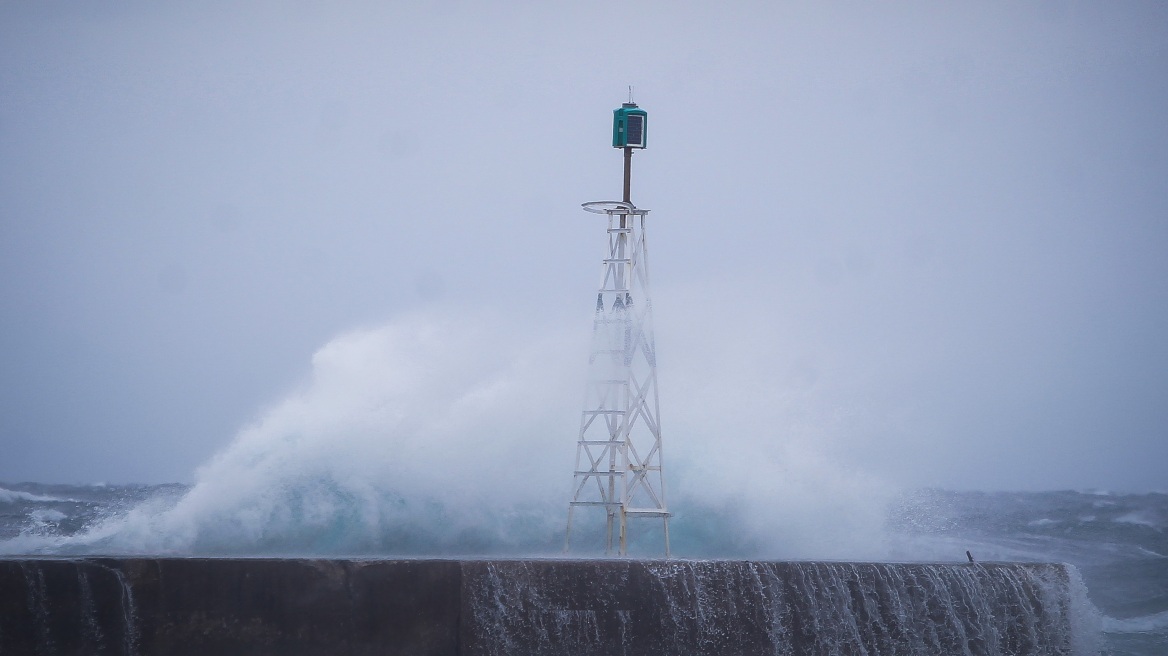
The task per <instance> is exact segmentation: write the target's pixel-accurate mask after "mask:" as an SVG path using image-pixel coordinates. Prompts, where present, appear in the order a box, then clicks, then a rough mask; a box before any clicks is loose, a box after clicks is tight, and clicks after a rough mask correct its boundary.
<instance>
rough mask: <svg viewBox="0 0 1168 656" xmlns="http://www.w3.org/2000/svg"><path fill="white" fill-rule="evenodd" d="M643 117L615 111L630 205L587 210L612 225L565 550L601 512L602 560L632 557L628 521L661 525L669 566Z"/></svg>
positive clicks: (601, 204) (629, 109)
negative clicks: (583, 515) (641, 188)
mask: <svg viewBox="0 0 1168 656" xmlns="http://www.w3.org/2000/svg"><path fill="white" fill-rule="evenodd" d="M646 124H647V114H646V112H645V111H644V110H642V109H640V108H638V107H637V105H636V104H634V103H633V102H632V99H631V98H630V102H627V103H624V104H623V105H622V106H621V108H620V109H617V110H614V112H613V147H615V148H622V149H623V150H624V164H625V168H624V200H622V201H593V202H590V203H584V206H583V207H584V209H585V210H587V211H589V212H593V213H596V214H603V215H605V216H606V217H607V218H608V248H607V250H606V252H605V258H604V260H603V261H602V267H601V269H602V271H603V276H602V277H601V282H600V289H599V291H598V292H597V295H596V313H595V316H594V318H593V323H592V354H591V356H590V358H589V381H588V386H587V392H586V394H585V400H584V411H583V413H582V414H581V417H580V433H579V439H578V441H577V446H576V469H575V473H574V479H573V485H572V500H571V502H570V503H569V504H568V529H567V534H566V536H565V541H564V550H565V551H567V550H568V549H569V547H570V546H571V541H572V519H573V514H574V513H575V511H576V509H577V508H579V507H589V506H591V507H598V508H603V509H604V511H605V514H606V523H605V552H606V553H612V549H613V537H614V534H615V536H616V538H617V548H618V553H619V554H620V555H622V556H624V555H625V554H626V553H627V552H628V520H629V518H630V517H641V518H645V517H647V518H660V519H661V520H662V529H663V536H664V542H665V556H666V557H667V558H668V557H669V515H670V513H669V510H668V509H667V507H666V505H665V480H664V475H663V471H662V460H661V421H660V418H661V411H660V406H659V403H658V399H657V353H656V345H655V342H654V338H653V304H652V301H651V300H650V296H649V268H648V265H649V261H648V251H647V248H646V241H645V224H646V219H647V217H648V214H649V210H644V209H638V208H637V207H636V206H635V205H633V203H632V200H631V197H630V196H631V194H630V180H631V169H632V157H633V149H634V148H644V147H645V137H646V132H647V130H646Z"/></svg>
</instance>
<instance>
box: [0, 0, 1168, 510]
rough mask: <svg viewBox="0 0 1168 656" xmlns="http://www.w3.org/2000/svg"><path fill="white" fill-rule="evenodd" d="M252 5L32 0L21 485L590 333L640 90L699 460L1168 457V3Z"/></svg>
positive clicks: (0, 239)
mask: <svg viewBox="0 0 1168 656" xmlns="http://www.w3.org/2000/svg"><path fill="white" fill-rule="evenodd" d="M239 4H240V3H234V2H231V3H228V2H222V3H221V2H197V3H158V2H141V3H135V2H101V3H94V2H4V3H2V4H0V480H6V481H22V480H36V481H46V482H95V481H108V482H129V481H137V482H163V481H190V480H192V479H193V477H194V472H195V469H196V467H198V466H199V465H200V464H201V463H204V462H206V461H208V459H209V458H211V456H212V455H213V454H215V453H216V452H218V451H220V450H221V449H223V448H224V447H225V446H226V445H228V444H229V443H230V442H231V441H232V439H233V437H234V436H235V435H236V434H237V432H238V431H239V430H240V429H241V427H243V426H245V425H247V424H248V423H249V422H251V421H253V420H255V419H256V418H257V417H258V416H260V415H261V414H262V413H263V412H264V410H265V408H268V407H270V406H272V405H273V404H275V403H277V402H279V401H280V399H282V398H284V397H285V395H286V394H288V393H289V392H290V391H291V390H293V389H295V388H296V387H297V386H298V385H301V384H302V383H303V382H304V380H305V379H306V378H307V377H309V376H310V375H311V366H312V364H311V363H312V357H313V353H315V352H316V351H317V350H318V349H321V348H322V347H323V346H324V345H326V344H328V343H329V342H330V340H332V339H333V338H334V337H335V336H337V335H339V334H342V333H345V332H347V331H351V330H354V329H357V328H362V327H371V326H378V325H382V324H384V323H386V322H393V321H395V320H399V319H400V318H401V317H403V316H407V315H410V314H411V313H417V312H433V313H437V314H441V315H443V316H454V317H458V316H460V315H461V314H462V313H463V310H464V309H465V314H466V316H468V317H469V316H477V315H476V314H475V313H476V312H478V310H479V309H481V308H483V307H485V306H496V307H502V308H505V309H507V310H508V313H509V314H510V316H511V317H512V319H511V320H515V321H517V322H518V325H524V326H534V327H536V328H535V329H534V330H537V331H540V332H541V334H542V333H543V332H547V333H555V332H556V331H563V332H562V334H563V335H568V336H573V337H574V336H577V335H578V336H580V337H581V339H586V331H587V326H588V323H589V321H590V313H591V309H592V303H593V302H594V301H593V299H594V289H595V285H596V283H597V281H598V277H599V270H600V268H599V259H600V258H601V257H602V252H601V251H602V246H603V241H604V239H605V235H604V233H603V227H602V223H601V222H600V221H601V219H598V218H597V217H594V216H592V215H587V214H584V213H583V212H581V211H580V210H579V203H581V202H583V201H588V200H597V199H603V198H611V197H617V196H619V194H620V175H621V171H620V167H621V163H620V155H619V152H618V151H616V150H613V149H612V148H611V147H610V143H609V140H610V122H611V110H612V109H613V108H615V107H617V106H619V104H620V103H621V102H622V101H624V100H626V97H627V87H628V85H634V86H635V98H636V101H637V102H638V103H639V104H640V105H641V106H642V107H643V108H645V109H646V110H647V111H648V112H649V148H648V150H646V151H644V152H642V153H638V154H637V155H636V157H635V158H634V159H635V162H634V201H635V202H637V203H638V204H639V205H641V206H643V207H647V208H649V209H651V210H652V214H651V215H650V216H651V220H652V221H653V222H652V224H651V235H650V240H651V242H650V243H651V247H650V248H651V257H652V267H653V269H652V273H653V284H654V302H655V306H656V311H657V337H658V347H659V351H660V354H661V360H660V362H661V364H660V367H661V369H660V377H661V390H662V395H663V396H662V412H663V422H664V425H665V427H666V434H665V440H666V443H667V444H668V445H669V447H668V448H669V449H670V450H669V454H670V457H671V458H674V459H675V460H673V461H672V462H679V463H684V462H686V461H687V459H689V460H694V459H697V458H699V457H700V454H701V453H703V449H711V448H713V447H711V444H715V445H716V448H717V449H725V450H750V449H759V448H765V446H763V445H766V444H772V443H778V444H782V443H784V441H785V440H803V441H805V442H806V443H807V444H814V445H816V446H815V448H817V449H819V454H818V457H822V458H823V459H824V460H825V461H827V462H832V463H836V464H838V466H839V467H840V468H841V470H843V471H848V470H849V469H851V470H854V471H856V472H859V473H864V474H868V475H872V476H877V477H880V478H883V479H887V480H891V481H896V482H901V483H906V484H910V485H940V486H944V487H957V488H1005V489H1049V488H1067V487H1073V488H1107V489H1121V490H1122V489H1129V490H1148V489H1160V490H1163V489H1168V257H1166V255H1168V5H1166V4H1164V3H1161V2H1144V3H1140V2H1085V3H1080V2H1057V1H1050V2H1001V3H988V2H968V3H938V2H916V3H910V2H905V3H879V4H875V3H770V2H766V3H764V2H741V3H733V2H731V3H719V2H619V3H617V2H612V3H608V2H587V3H560V2H507V3H474V2H428V3H408V2H376V3H375V2H370V3H346V2H334V3H247V4H246V6H244V7H240V6H238V5H239ZM516 318H518V319H516ZM577 327H578V328H579V330H578V331H577V330H576V328H577ZM535 337H538V336H537V335H533V338H535ZM565 348H568V349H571V348H575V349H577V350H578V351H579V352H580V353H581V356H580V357H581V359H582V358H583V357H585V356H586V349H587V344H586V343H581V344H579V345H575V344H573V343H572V338H565ZM569 359H570V358H569ZM549 366H551V365H550V364H549ZM573 371H575V370H573ZM573 375H574V374H573ZM582 387H583V381H581V383H580V389H582ZM572 389H573V390H575V389H576V388H572ZM574 393H575V391H573V394H574ZM573 399H574V397H573ZM569 405H570V404H569ZM516 421H517V422H522V417H521V416H519V417H518V418H517V419H516ZM575 422H576V417H575V416H568V417H567V418H566V419H565V426H567V427H568V429H567V430H566V431H565V434H564V435H562V436H560V437H558V438H557V437H555V436H550V437H549V438H548V439H562V440H564V442H565V443H566V444H569V445H571V444H574V441H575V437H576V436H575V435H574V434H573V433H572V432H571V430H572V427H574V426H575ZM670 430H672V431H673V435H674V436H675V437H671V434H670ZM468 439H471V438H468ZM671 440H672V441H671ZM567 449H568V452H569V453H570V452H571V449H572V446H568V447H567ZM747 462H749V459H747ZM560 465H561V463H558V462H555V463H536V464H534V465H533V466H548V467H557V466H560ZM562 465H563V469H564V478H565V485H566V481H567V479H568V477H569V476H570V470H569V469H568V468H569V467H570V463H568V462H565V463H562ZM683 469H684V468H683V467H680V466H679V471H681V470H683ZM759 475H763V476H765V475H767V472H766V471H765V470H761V469H760V472H759ZM675 476H681V474H680V473H678V474H675ZM675 487H676V486H675Z"/></svg>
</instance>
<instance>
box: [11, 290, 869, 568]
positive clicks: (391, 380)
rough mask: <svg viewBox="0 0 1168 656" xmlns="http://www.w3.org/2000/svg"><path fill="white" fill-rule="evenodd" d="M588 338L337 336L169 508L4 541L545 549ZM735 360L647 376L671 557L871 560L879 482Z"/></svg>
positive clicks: (211, 547)
mask: <svg viewBox="0 0 1168 656" xmlns="http://www.w3.org/2000/svg"><path fill="white" fill-rule="evenodd" d="M710 329H715V330H718V331H720V332H718V333H717V334H704V335H703V334H697V335H694V336H693V337H692V338H693V339H696V340H698V341H700V342H703V343H705V344H707V345H708V346H709V347H710V348H715V347H716V348H721V347H718V346H717V345H718V344H719V343H720V340H721V339H722V338H724V337H725V336H726V332H725V327H724V326H722V327H719V326H717V325H716V322H714V323H710V324H702V323H700V322H698V323H694V324H692V325H691V327H690V328H688V330H695V331H697V332H698V333H702V332H703V331H706V330H710ZM737 337H740V338H742V339H749V338H748V337H746V336H744V335H741V334H738V335H737ZM586 344H587V337H586V335H584V334H583V331H577V332H572V331H563V330H556V329H554V328H550V327H548V326H536V325H533V324H532V323H531V322H530V321H527V320H525V319H523V318H521V317H519V316H516V315H507V314H503V313H500V312H482V311H475V312H471V311H467V310H465V309H462V308H460V310H459V311H458V312H452V311H431V312H428V313H417V314H413V315H409V316H405V317H401V318H398V319H396V320H394V321H392V322H390V323H388V324H386V325H383V326H380V327H375V328H366V329H359V330H353V331H350V332H348V333H346V334H343V335H340V336H339V337H337V338H335V339H333V340H332V341H330V342H329V343H328V344H326V345H325V346H324V347H323V348H321V349H320V350H319V351H317V353H316V354H315V355H314V356H313V358H312V369H311V374H310V376H309V377H308V379H307V380H306V381H305V382H304V384H303V385H302V386H301V387H300V388H299V389H297V390H295V391H294V392H292V393H291V394H289V395H288V396H287V397H286V398H285V399H283V400H282V401H280V402H279V403H277V404H275V405H273V406H272V407H270V408H268V409H267V410H266V411H264V412H263V413H262V414H261V416H260V417H259V419H257V420H256V421H255V422H254V423H252V424H251V425H249V426H247V427H245V428H244V429H243V430H241V431H240V432H239V434H238V435H237V436H236V438H235V440H234V441H233V442H232V443H231V444H230V445H228V446H227V447H226V448H225V449H224V450H223V451H221V452H220V453H218V454H217V455H216V456H214V457H213V458H212V459H211V460H210V461H208V462H207V463H206V464H204V465H203V466H202V467H200V468H199V470H198V472H197V475H196V483H195V484H194V486H193V487H192V488H191V489H190V490H189V492H187V493H186V494H185V495H184V496H182V497H181V498H179V499H177V501H176V500H174V499H156V500H154V501H152V502H148V503H146V504H144V505H142V506H139V507H137V508H135V509H133V510H132V511H130V512H129V513H128V514H127V515H125V516H122V517H118V518H115V519H112V520H107V521H105V522H104V523H102V524H100V525H98V526H96V527H94V528H92V529H90V530H89V531H88V532H84V533H81V534H78V535H75V536H72V537H68V538H57V539H54V540H51V541H49V542H47V543H46V542H45V541H44V540H45V538H43V537H37V538H36V539H35V540H33V541H31V542H30V540H32V538H31V537H26V538H24V539H17V540H15V541H12V542H10V543H9V544H8V545H6V547H5V550H6V551H13V550H17V551H19V550H34V551H36V550H42V551H44V550H48V551H66V552H78V551H80V552H133V553H183V554H186V553H198V554H205V553H211V554H215V553H250V554H256V553H264V554H287V553H325V554H355V553H364V554H380V555H437V554H470V553H503V554H508V555H525V554H527V555H530V554H553V553H556V552H557V551H558V549H559V546H560V545H561V544H562V543H561V540H562V539H563V537H562V531H563V526H564V520H565V513H566V509H567V503H566V502H567V497H568V493H569V484H570V481H571V474H570V472H571V469H570V468H571V463H572V458H573V450H574V448H575V431H576V429H577V423H576V421H577V418H578V412H579V406H578V404H579V402H580V399H581V392H582V391H583V381H584V371H585V364H586V354H587V353H586ZM763 346H764V345H763V344H761V343H756V344H755V345H754V350H755V352H761V349H762V348H763ZM747 348H749V345H747ZM698 361H699V362H700V361H701V360H700V359H699V360H698ZM740 364H741V363H736V362H734V361H733V360H730V361H728V364H727V366H725V367H723V368H720V369H718V368H710V369H703V368H702V367H700V366H699V367H698V368H696V369H686V368H683V367H678V368H676V369H674V370H672V371H667V372H666V373H665V374H664V375H665V379H666V380H667V381H668V382H667V383H666V384H665V385H664V387H665V389H666V390H667V393H669V394H672V396H670V397H668V401H667V402H666V403H665V404H664V410H665V412H666V413H672V416H670V415H669V414H666V417H665V418H666V421H667V423H666V428H667V431H666V436H665V439H666V448H667V451H666V457H667V461H666V467H667V472H668V473H669V485H670V486H671V487H670V493H671V507H672V509H673V510H674V512H675V513H676V515H675V518H674V525H673V528H674V531H673V533H674V542H675V551H676V552H677V553H678V554H679V555H683V556H684V555H695V556H719V555H721V556H756V557H757V556H769V557H812V556H818V557H847V556H860V555H869V556H875V555H878V554H877V553H876V552H875V551H874V550H875V549H878V548H879V547H880V540H879V537H880V531H881V526H882V521H883V505H882V503H883V500H884V499H885V498H886V495H885V494H884V492H885V488H884V486H882V485H881V484H880V483H879V482H878V481H876V480H875V479H873V478H872V477H871V476H868V475H865V474H863V473H862V472H857V471H850V470H847V469H842V468H841V467H840V466H839V465H838V463H835V462H833V460H832V459H831V458H830V456H829V452H828V451H826V450H824V449H822V448H820V446H821V445H819V444H818V443H817V441H819V440H821V439H822V438H824V436H829V435H830V432H831V430H832V426H831V422H830V421H828V423H827V424H826V425H825V426H821V427H820V428H819V429H817V430H815V431H811V430H809V429H808V428H807V427H806V426H804V427H802V428H800V426H799V424H800V423H801V422H802V423H807V422H811V421H812V418H809V415H808V413H810V414H811V415H816V416H818V415H817V413H819V412H820V411H819V410H816V409H815V407H814V406H815V404H816V403H817V401H816V400H815V399H814V397H813V395H809V394H808V393H807V391H806V390H803V391H800V390H795V391H792V390H791V389H789V388H788V386H787V384H786V383H782V382H777V383H774V384H773V385H771V386H770V387H768V386H766V385H764V384H763V383H762V382H761V380H760V376H759V375H758V371H754V372H751V371H746V372H744V371H742V370H741V369H742V368H741V366H740ZM755 365H756V367H758V368H759V370H760V371H765V370H766V369H767V367H768V366H771V365H770V364H768V362H767V361H765V360H764V361H761V362H756V363H755ZM744 377H745V378H744ZM766 377H767V376H763V377H762V378H766ZM713 390H717V391H718V394H714V393H712V391H713ZM832 412H835V410H829V411H828V414H829V415H830V414H831V413H832ZM820 418H822V417H820ZM587 525H588V524H587V520H585V521H584V522H583V523H582V526H587ZM582 542H584V543H587V540H586V539H585V540H583V541H582ZM646 544H647V543H646Z"/></svg>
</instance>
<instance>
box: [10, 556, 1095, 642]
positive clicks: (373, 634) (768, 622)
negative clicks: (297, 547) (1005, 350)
mask: <svg viewBox="0 0 1168 656" xmlns="http://www.w3.org/2000/svg"><path fill="white" fill-rule="evenodd" d="M1074 581H1075V576H1073V575H1072V572H1071V571H1069V570H1068V568H1067V567H1066V566H1064V565H1053V564H1038V563H1026V564H1017V563H985V564H982V563H979V564H890V563H818V562H750V561H642V560H465V561H456V560H358V559H327V560H326V559H320V560H314V559H258V558H256V559H228V558H215V559H199V558H81V559H69V560H65V559H9V560H0V654H134V655H142V656H147V655H153V654H159V655H161V654H166V655H183V654H191V655H195V654H198V655H204V654H248V655H249V656H254V655H259V654H281V655H296V654H329V655H340V654H444V655H445V654H450V655H455V654H457V655H461V656H467V655H480V654H481V655H493V654H500V655H501V654H569V653H570V654H582V655H583V654H596V655H605V656H610V655H613V654H630V655H631V654H646V655H656V654H692V655H700V654H710V655H713V654H718V655H722V654H824V655H828V654H840V655H843V654H1059V655H1066V654H1072V653H1075V652H1076V650H1074V648H1073V646H1074V642H1075V639H1074V636H1073V633H1074V630H1075V621H1076V619H1075V614H1076V609H1075V606H1076V603H1077V601H1076V594H1077V592H1076V590H1075V585H1074Z"/></svg>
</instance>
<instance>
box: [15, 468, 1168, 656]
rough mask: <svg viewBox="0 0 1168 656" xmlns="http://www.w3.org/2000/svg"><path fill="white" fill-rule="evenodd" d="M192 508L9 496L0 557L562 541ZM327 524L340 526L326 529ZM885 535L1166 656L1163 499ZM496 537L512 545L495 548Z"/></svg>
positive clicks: (1066, 498)
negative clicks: (1047, 573)
mask: <svg viewBox="0 0 1168 656" xmlns="http://www.w3.org/2000/svg"><path fill="white" fill-rule="evenodd" d="M333 492H334V493H335V490H334V491H333ZM192 496H194V495H192V494H191V488H188V487H186V486H182V485H155V486H115V485H109V486H105V485H87V486H71V485H45V484H37V483H3V484H0V556H3V555H18V554H37V555H73V554H77V555H80V554H111V553H137V554H163V555H166V554H170V555H188V554H189V555H222V554H240V555H259V554H265V555H285V554H289V553H297V554H304V553H316V554H318V555H351V554H353V553H361V554H365V555H376V554H383V555H403V554H405V555H416V556H428V555H452V554H455V553H491V554H495V555H516V556H521V555H533V554H535V555H538V554H543V555H549V554H552V553H553V552H554V550H555V548H556V545H557V544H559V540H560V539H561V537H560V535H559V534H558V533H557V531H558V526H559V522H560V521H561V518H560V517H559V513H558V509H557V511H550V510H548V509H536V510H531V509H528V510H516V511H514V512H511V513H503V514H504V515H506V517H505V518H504V519H499V518H489V519H490V521H505V522H506V530H505V531H503V532H502V533H493V532H491V531H483V530H479V531H469V530H465V529H464V530H461V531H460V532H457V533H454V534H451V533H443V532H441V531H435V530H429V529H426V528H425V527H423V526H422V525H419V524H414V525H411V526H405V527H403V528H402V530H401V531H400V532H399V533H397V534H391V535H374V533H377V534H384V533H387V531H386V530H385V528H384V527H385V518H386V516H387V515H386V514H385V513H388V512H390V510H392V509H395V508H397V509H400V508H401V507H404V506H407V505H408V503H407V501H406V500H404V499H400V498H388V499H386V498H383V499H379V500H377V502H376V503H375V504H373V505H374V506H377V505H380V506H385V507H386V508H389V509H390V510H383V511H382V515H380V519H378V518H376V517H370V516H369V510H368V508H369V504H365V505H361V504H358V503H356V502H355V501H354V500H352V499H350V500H349V501H350V503H349V505H350V506H352V507H354V508H357V510H354V511H352V512H351V513H348V514H346V513H344V512H340V511H337V508H339V507H345V506H344V504H342V505H339V506H338V505H336V504H334V505H331V506H327V508H326V509H325V510H326V511H328V512H326V511H322V510H321V507H319V506H314V505H313V504H309V503H307V502H306V501H305V498H304V497H303V495H302V494H300V493H298V494H297V495H293V497H291V498H290V500H286V501H284V502H282V503H283V504H284V505H286V506H287V509H286V512H284V511H281V512H282V514H281V515H280V516H279V517H278V518H277V519H276V520H273V518H272V517H270V516H268V517H265V518H264V521H263V522H259V523H255V522H251V521H250V518H248V517H247V515H246V512H245V511H240V512H237V513H235V514H234V515H232V516H230V517H222V518H219V520H218V521H217V523H216V524H215V525H214V531H212V530H211V529H209V528H208V525H207V524H206V522H205V521H204V522H203V523H201V524H200V523H197V522H191V521H180V520H181V519H182V518H183V517H186V516H188V515H192V514H198V513H195V512H194V511H191V510H189V507H192V506H193V507H195V508H198V507H199V506H198V499H192V498H189V497H192ZM366 501H367V500H366ZM281 507H283V506H281ZM678 507H679V508H682V507H683V506H680V505H679V506H678ZM329 509H331V510H329ZM427 511H428V515H427V516H429V517H431V518H433V519H432V520H431V521H432V522H433V523H442V521H443V520H442V517H443V511H442V510H441V509H435V508H427ZM330 512H331V513H332V515H338V514H339V515H343V516H342V517H340V518H339V519H338V518H337V517H334V516H332V515H330V516H329V517H323V515H329V513H330ZM212 514H214V513H212ZM678 515H679V517H678V520H679V521H678V523H677V528H678V531H677V534H678V535H677V540H676V541H675V550H674V551H675V554H674V555H675V556H680V557H726V558H767V559H782V558H784V554H783V553H782V552H781V550H780V551H778V552H776V551H774V550H768V549H766V548H765V546H760V545H758V544H757V540H756V541H755V542H753V543H752V542H750V541H737V540H734V539H730V538H728V537H727V536H733V535H734V534H735V532H736V531H735V525H734V521H735V520H734V518H733V517H732V516H730V517H727V516H725V514H720V513H718V512H716V511H715V510H714V509H702V508H694V509H691V510H690V512H689V513H688V518H689V519H688V523H687V521H686V513H685V512H684V510H682V511H680V512H679V513H678ZM402 516H405V515H402ZM411 516H414V517H416V516H417V515H416V514H415V515H411ZM884 525H885V528H884V531H883V539H882V543H881V544H880V545H879V549H880V555H882V556H883V558H884V559H887V560H891V561H916V560H924V561H953V560H955V558H957V557H960V558H964V554H965V552H966V551H967V550H968V551H970V552H971V553H972V554H973V556H974V557H975V558H976V559H978V560H983V561H1043V562H1066V563H1070V564H1071V565H1074V566H1075V568H1077V570H1078V572H1079V573H1080V574H1081V576H1082V579H1083V581H1084V583H1085V584H1086V588H1087V595H1088V598H1089V600H1090V601H1091V602H1092V604H1093V605H1094V606H1095V608H1097V609H1098V612H1099V614H1100V616H1101V626H1102V630H1103V633H1104V635H1103V641H1102V642H1103V644H1104V652H1103V653H1105V654H1110V655H1114V656H1120V655H1138V656H1154V655H1165V654H1168V530H1166V529H1168V495H1166V494H1160V493H1152V494H1111V493H1107V492H1077V491H1059V492H1031V493H1005V492H993V493H985V492H950V491H940V490H923V491H917V492H913V493H910V494H906V495H902V496H900V497H898V498H897V499H896V500H895V501H894V502H893V503H891V504H890V506H889V507H888V508H887V511H886V517H885V518H884ZM257 526H258V527H259V528H256V527H257ZM370 526H373V527H375V528H376V530H374V529H371V528H370ZM289 527H292V528H289ZM305 527H309V528H310V530H309V529H306V528H305ZM710 527H714V529H716V530H712V529H711V528H710ZM389 533H392V531H390V532H389ZM204 534H212V537H210V538H208V537H206V535H204ZM499 534H506V535H508V536H510V537H509V538H508V539H506V540H501V539H499V538H497V537H492V536H494V535H499ZM354 536H356V537H354ZM404 536H412V537H409V538H408V539H407V537H404ZM795 557H799V558H803V557H806V555H805V554H798V555H796V556H795Z"/></svg>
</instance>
